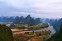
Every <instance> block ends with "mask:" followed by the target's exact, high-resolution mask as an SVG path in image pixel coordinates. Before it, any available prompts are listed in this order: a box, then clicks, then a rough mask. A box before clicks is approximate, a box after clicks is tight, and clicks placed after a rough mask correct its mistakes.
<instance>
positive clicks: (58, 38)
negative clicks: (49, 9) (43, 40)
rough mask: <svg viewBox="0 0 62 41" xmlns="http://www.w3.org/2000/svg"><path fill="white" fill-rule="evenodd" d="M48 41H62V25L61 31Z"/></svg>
mask: <svg viewBox="0 0 62 41" xmlns="http://www.w3.org/2000/svg"><path fill="white" fill-rule="evenodd" d="M48 41H62V25H61V26H60V30H59V31H58V32H57V33H56V34H54V35H53V36H52V37H51V38H50V39H48Z"/></svg>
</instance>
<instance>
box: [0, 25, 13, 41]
mask: <svg viewBox="0 0 62 41" xmlns="http://www.w3.org/2000/svg"><path fill="white" fill-rule="evenodd" d="M0 41H13V35H12V31H11V30H10V28H9V27H7V26H6V25H1V24H0Z"/></svg>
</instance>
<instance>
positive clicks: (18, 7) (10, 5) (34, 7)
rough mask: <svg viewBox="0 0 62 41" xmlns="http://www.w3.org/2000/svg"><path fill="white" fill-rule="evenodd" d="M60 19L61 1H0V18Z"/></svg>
mask: <svg viewBox="0 0 62 41" xmlns="http://www.w3.org/2000/svg"><path fill="white" fill-rule="evenodd" d="M28 14H30V15H31V16H33V17H41V18H42V17H44V18H62V0H0V16H27V15H28Z"/></svg>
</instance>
